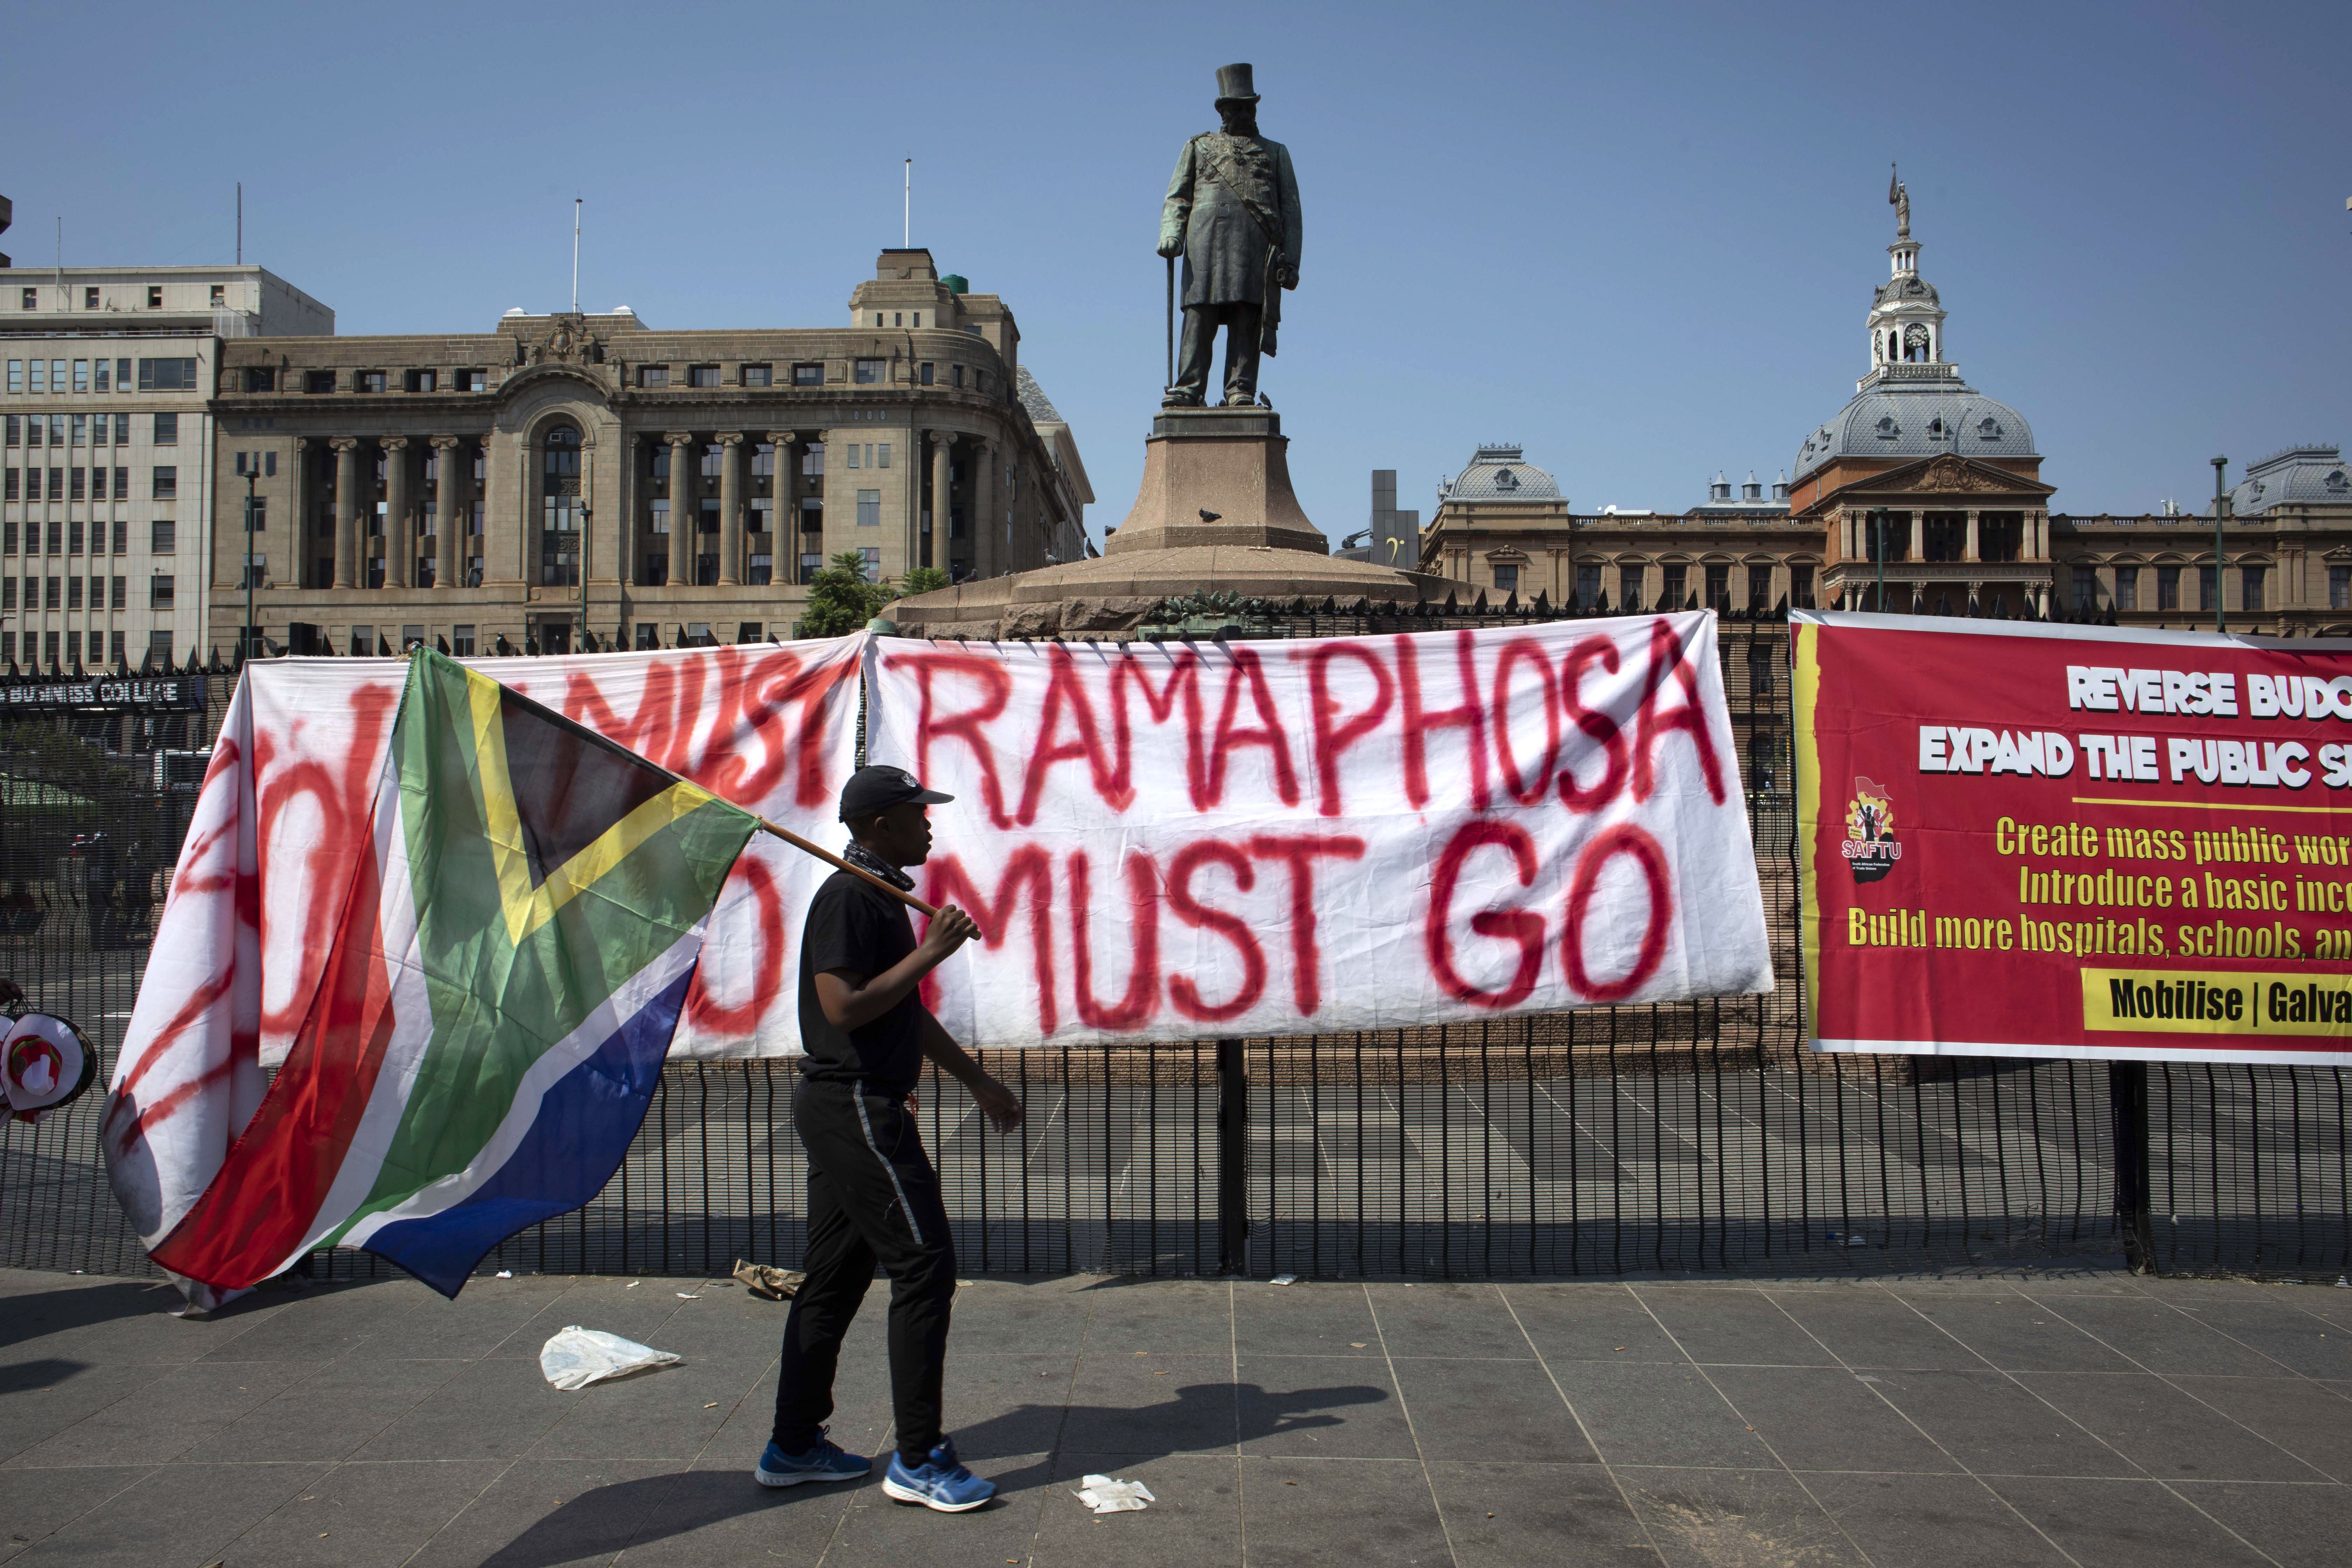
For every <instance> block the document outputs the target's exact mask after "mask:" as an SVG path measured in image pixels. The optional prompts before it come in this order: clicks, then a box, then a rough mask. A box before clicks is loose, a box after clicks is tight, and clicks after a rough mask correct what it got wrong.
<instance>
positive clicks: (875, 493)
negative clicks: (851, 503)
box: [857, 490, 882, 528]
mask: <svg viewBox="0 0 2352 1568" xmlns="http://www.w3.org/2000/svg"><path fill="white" fill-rule="evenodd" d="M857 526H858V527H860V528H879V527H881V526H882V492H881V491H880V490H859V491H858V492H857Z"/></svg>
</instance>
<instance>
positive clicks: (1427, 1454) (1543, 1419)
mask: <svg viewBox="0 0 2352 1568" xmlns="http://www.w3.org/2000/svg"><path fill="white" fill-rule="evenodd" d="M1396 1375H1397V1383H1398V1385H1399V1390H1400V1392H1401V1393H1402V1395H1403V1397H1404V1403H1405V1412H1406V1414H1407V1415H1410V1416H1411V1417H1412V1431H1413V1436H1414V1438H1415V1440H1416V1442H1417V1443H1418V1445H1419V1447H1420V1449H1421V1453H1422V1457H1423V1458H1429V1459H1512V1460H1517V1461H1521V1462H1526V1463H1533V1464H1577V1465H1581V1464H1593V1463H1596V1462H1598V1460H1599V1458H1600V1457H1599V1456H1598V1455H1596V1454H1595V1453H1594V1452H1593V1451H1592V1445H1591V1443H1589V1442H1587V1441H1585V1438H1584V1434H1583V1433H1582V1432H1580V1431H1579V1430H1578V1428H1577V1423H1576V1417H1575V1415H1573V1414H1571V1413H1570V1410H1569V1408H1568V1406H1567V1405H1566V1404H1564V1403H1562V1401H1561V1399H1560V1397H1559V1393H1558V1391H1556V1390H1555V1389H1554V1388H1553V1387H1552V1385H1551V1379H1549V1377H1546V1376H1545V1375H1544V1373H1543V1372H1542V1370H1541V1369H1540V1368H1539V1367H1538V1366H1537V1365H1536V1364H1535V1363H1531V1362H1529V1363H1511V1362H1505V1361H1442V1360H1417V1361H1404V1360H1400V1361H1398V1362H1397V1363H1396Z"/></svg>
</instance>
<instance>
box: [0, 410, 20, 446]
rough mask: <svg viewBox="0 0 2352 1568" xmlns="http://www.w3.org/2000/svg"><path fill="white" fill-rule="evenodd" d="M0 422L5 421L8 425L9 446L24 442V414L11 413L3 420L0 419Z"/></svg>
mask: <svg viewBox="0 0 2352 1568" xmlns="http://www.w3.org/2000/svg"><path fill="white" fill-rule="evenodd" d="M0 423H5V425H6V426H7V427H8V445H9V446H11V447H21V446H23V445H24V444H25V416H23V415H21V414H11V415H10V416H8V417H7V418H6V419H5V421H0Z"/></svg>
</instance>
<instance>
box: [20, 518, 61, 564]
mask: <svg viewBox="0 0 2352 1568" xmlns="http://www.w3.org/2000/svg"><path fill="white" fill-rule="evenodd" d="M25 548H26V550H28V551H29V550H31V549H32V548H33V543H32V541H31V540H30V539H29V538H28V539H26V542H25ZM48 552H49V553H50V554H52V555H62V554H64V553H65V552H66V525H65V524H64V523H62V522H59V521H58V520H57V519H56V518H54V517H53V518H51V519H49V550H48Z"/></svg>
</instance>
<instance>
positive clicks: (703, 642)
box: [685, 621, 711, 647]
mask: <svg viewBox="0 0 2352 1568" xmlns="http://www.w3.org/2000/svg"><path fill="white" fill-rule="evenodd" d="M685 642H686V646H687V647H710V646H711V637H710V623H709V621H688V622H687V623H686V637H685Z"/></svg>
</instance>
